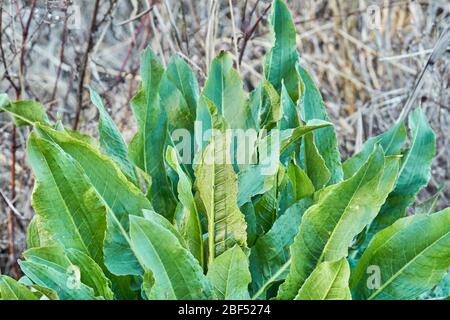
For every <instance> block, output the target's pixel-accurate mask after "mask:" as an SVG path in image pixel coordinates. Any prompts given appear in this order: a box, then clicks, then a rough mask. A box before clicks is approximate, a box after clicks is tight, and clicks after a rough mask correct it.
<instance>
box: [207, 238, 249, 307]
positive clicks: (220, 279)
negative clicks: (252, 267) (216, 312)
mask: <svg viewBox="0 0 450 320" xmlns="http://www.w3.org/2000/svg"><path fill="white" fill-rule="evenodd" d="M206 277H207V279H208V280H209V281H210V282H211V284H212V285H213V287H214V290H215V292H216V296H217V298H218V299H219V300H249V299H250V296H249V293H248V285H249V284H250V282H251V280H252V278H251V275H250V271H249V262H248V257H247V255H246V254H245V253H244V251H242V249H241V248H240V247H239V246H235V247H234V248H231V249H229V250H227V251H225V252H224V253H222V254H221V255H220V256H218V257H217V258H216V259H215V260H214V261H213V262H212V263H211V264H210V266H209V269H208V274H207V276H206Z"/></svg>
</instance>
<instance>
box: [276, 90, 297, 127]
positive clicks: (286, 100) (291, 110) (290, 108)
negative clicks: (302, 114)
mask: <svg viewBox="0 0 450 320" xmlns="http://www.w3.org/2000/svg"><path fill="white" fill-rule="evenodd" d="M280 104H281V108H282V112H281V114H282V115H283V116H282V118H281V122H280V129H281V130H284V129H295V128H297V127H299V126H300V119H299V115H298V113H297V108H296V106H295V103H294V102H293V101H292V99H291V97H290V96H289V93H288V91H287V89H286V86H285V85H284V81H283V84H282V87H281V100H280Z"/></svg>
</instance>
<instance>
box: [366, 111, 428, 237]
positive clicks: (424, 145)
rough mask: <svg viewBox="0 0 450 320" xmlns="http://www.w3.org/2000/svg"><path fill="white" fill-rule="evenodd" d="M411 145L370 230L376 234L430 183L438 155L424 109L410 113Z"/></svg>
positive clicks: (389, 223) (400, 213)
mask: <svg viewBox="0 0 450 320" xmlns="http://www.w3.org/2000/svg"><path fill="white" fill-rule="evenodd" d="M408 126H409V128H410V148H409V150H408V151H406V153H405V154H404V156H403V159H402V163H401V166H400V174H399V177H398V180H397V183H396V185H395V188H394V190H393V191H392V193H391V194H390V195H389V197H388V199H387V200H386V203H385V204H384V205H383V207H382V208H381V211H380V213H379V215H378V216H377V218H376V219H375V221H374V222H373V224H372V225H371V227H370V229H369V234H370V235H373V234H375V233H376V232H377V231H379V230H382V229H384V228H386V227H388V226H390V225H391V224H392V223H394V222H395V221H396V220H397V219H399V218H402V217H404V216H405V215H406V209H407V208H408V207H410V206H411V205H412V204H413V203H414V202H415V200H416V196H417V193H418V192H419V191H420V190H421V189H422V188H423V187H425V186H426V185H427V184H428V181H429V180H430V175H431V165H432V163H433V158H434V156H435V154H436V136H435V134H434V132H433V129H432V128H431V127H430V125H429V123H428V121H427V119H426V116H425V114H424V112H423V111H422V109H420V108H418V109H416V110H415V111H414V112H412V113H411V114H410V116H409V123H408Z"/></svg>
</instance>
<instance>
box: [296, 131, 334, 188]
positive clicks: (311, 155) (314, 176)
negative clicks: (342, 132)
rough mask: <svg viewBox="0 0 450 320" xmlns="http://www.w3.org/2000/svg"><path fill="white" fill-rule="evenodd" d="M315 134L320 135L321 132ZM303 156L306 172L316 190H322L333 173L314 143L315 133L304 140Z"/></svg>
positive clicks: (309, 134)
mask: <svg viewBox="0 0 450 320" xmlns="http://www.w3.org/2000/svg"><path fill="white" fill-rule="evenodd" d="M322 130H325V129H322ZM315 134H316V135H318V134H319V131H317V132H315ZM301 156H302V157H303V158H302V161H303V165H304V167H305V172H306V174H307V176H308V177H309V178H310V179H311V182H312V184H313V186H314V189H315V190H321V189H322V188H323V187H325V186H326V184H327V183H328V182H329V181H330V179H331V173H330V170H328V168H327V165H326V163H325V160H324V159H323V157H322V156H321V155H320V153H319V150H318V149H317V146H316V144H315V142H314V133H312V132H311V133H308V134H307V135H306V136H305V138H304V139H303V145H302V153H301Z"/></svg>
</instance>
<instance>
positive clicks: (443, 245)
mask: <svg viewBox="0 0 450 320" xmlns="http://www.w3.org/2000/svg"><path fill="white" fill-rule="evenodd" d="M449 222H450V209H446V210H444V211H441V212H439V213H435V214H433V215H416V216H411V217H407V218H403V219H400V220H398V221H397V222H396V223H394V224H393V225H392V226H390V227H388V228H386V229H384V230H383V231H381V232H379V233H378V234H377V235H376V236H375V238H374V239H373V240H372V242H371V243H370V245H369V247H368V248H367V250H366V251H365V252H364V254H363V256H362V257H361V259H360V261H359V263H358V264H357V266H356V268H355V270H354V272H353V274H352V278H351V288H352V292H353V295H354V298H355V299H369V300H371V299H381V300H384V299H389V300H392V299H399V300H406V299H414V298H416V297H418V296H419V295H420V294H422V293H424V292H425V291H427V290H429V289H431V288H432V287H433V286H434V285H436V284H437V283H438V282H439V280H440V279H441V278H442V277H443V276H444V274H445V273H446V271H447V269H448V267H449V266H450V223H449ZM370 266H376V268H378V270H377V273H376V274H371V272H369V269H368V268H369V267H370ZM374 276H379V277H380V282H379V283H378V284H377V283H376V281H375V283H374V282H372V281H371V280H373V277H374ZM371 278H372V279H371ZM368 284H371V286H369V285H368Z"/></svg>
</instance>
